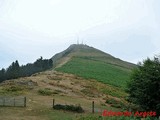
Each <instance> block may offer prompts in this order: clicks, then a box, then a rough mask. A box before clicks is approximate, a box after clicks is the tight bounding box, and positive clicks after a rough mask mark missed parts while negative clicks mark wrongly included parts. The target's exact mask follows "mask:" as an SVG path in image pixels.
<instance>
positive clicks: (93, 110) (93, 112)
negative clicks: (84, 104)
mask: <svg viewBox="0 0 160 120" xmlns="http://www.w3.org/2000/svg"><path fill="white" fill-rule="evenodd" d="M92 113H94V101H92Z"/></svg>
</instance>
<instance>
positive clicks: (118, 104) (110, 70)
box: [0, 45, 136, 120]
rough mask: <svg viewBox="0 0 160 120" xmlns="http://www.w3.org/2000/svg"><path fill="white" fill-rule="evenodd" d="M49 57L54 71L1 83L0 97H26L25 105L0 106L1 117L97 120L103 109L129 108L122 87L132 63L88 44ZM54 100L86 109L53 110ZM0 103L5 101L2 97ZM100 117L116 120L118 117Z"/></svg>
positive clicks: (18, 119)
mask: <svg viewBox="0 0 160 120" xmlns="http://www.w3.org/2000/svg"><path fill="white" fill-rule="evenodd" d="M52 60H53V63H54V69H53V70H48V71H44V72H40V73H36V74H34V75H32V76H30V77H22V78H18V79H13V80H6V81H4V82H2V83H0V96H1V97H2V98H3V97H4V96H7V97H17V96H25V97H26V98H27V101H26V102H27V106H26V107H0V116H1V119H3V120H12V119H14V120H21V119H23V120H28V119H32V120H97V119H99V115H101V114H102V111H103V110H105V109H107V110H112V111H124V110H128V108H129V103H128V102H127V101H126V99H125V97H126V96H127V94H126V93H125V92H124V90H123V89H121V88H125V85H126V82H127V81H128V80H129V75H130V72H131V70H132V69H133V68H134V67H136V66H135V65H134V64H131V63H128V62H125V61H122V60H120V59H117V58H115V57H113V56H111V55H109V54H107V53H104V52H102V51H100V50H97V49H95V48H93V47H89V46H87V45H71V46H70V47H69V48H68V49H66V50H65V51H63V52H61V53H58V54H56V55H55V56H53V57H52ZM55 70H56V71H55ZM69 73H71V74H69ZM53 99H55V104H62V105H65V104H67V105H79V104H80V106H81V107H82V108H83V109H84V111H85V112H84V113H75V112H69V111H65V110H55V109H53V108H52V103H53ZM92 101H94V102H95V114H92V113H91V112H92V107H91V106H92ZM8 102H9V101H8ZM0 103H4V102H3V100H2V99H1V100H0ZM8 113H9V114H8ZM125 118H126V117H125ZM102 119H104V120H105V119H107V120H108V119H112V120H117V119H120V117H119V116H118V117H109V118H108V117H104V118H102ZM127 119H130V118H127Z"/></svg>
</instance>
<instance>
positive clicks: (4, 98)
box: [3, 97, 5, 106]
mask: <svg viewBox="0 0 160 120" xmlns="http://www.w3.org/2000/svg"><path fill="white" fill-rule="evenodd" d="M3 106H5V97H4V98H3Z"/></svg>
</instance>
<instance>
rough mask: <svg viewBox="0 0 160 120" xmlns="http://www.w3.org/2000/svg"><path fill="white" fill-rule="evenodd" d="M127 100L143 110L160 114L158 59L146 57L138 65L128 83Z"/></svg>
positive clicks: (159, 63)
mask: <svg viewBox="0 0 160 120" xmlns="http://www.w3.org/2000/svg"><path fill="white" fill-rule="evenodd" d="M127 92H128V93H129V100H130V101H131V102H133V103H135V104H137V105H139V106H140V107H141V108H142V110H144V111H155V112H156V113H157V116H159V115H160V59H159V58H157V57H155V58H154V59H153V60H151V59H149V58H148V59H146V60H144V61H143V63H141V64H139V65H138V68H137V69H135V70H134V71H133V73H132V76H131V81H130V83H129V84H128V90H127Z"/></svg>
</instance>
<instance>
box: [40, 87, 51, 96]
mask: <svg viewBox="0 0 160 120" xmlns="http://www.w3.org/2000/svg"><path fill="white" fill-rule="evenodd" d="M38 93H39V94H41V95H52V94H53V92H52V91H51V90H50V89H48V88H45V89H39V90H38Z"/></svg>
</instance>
